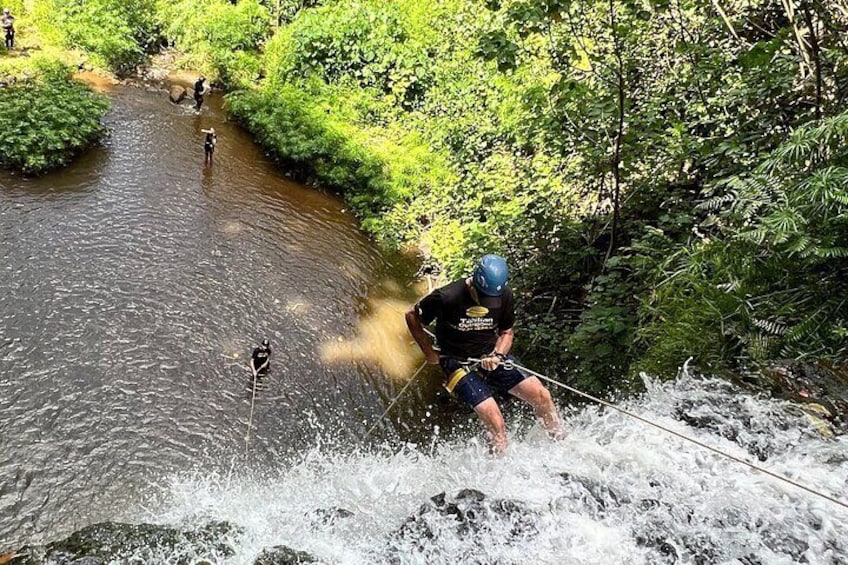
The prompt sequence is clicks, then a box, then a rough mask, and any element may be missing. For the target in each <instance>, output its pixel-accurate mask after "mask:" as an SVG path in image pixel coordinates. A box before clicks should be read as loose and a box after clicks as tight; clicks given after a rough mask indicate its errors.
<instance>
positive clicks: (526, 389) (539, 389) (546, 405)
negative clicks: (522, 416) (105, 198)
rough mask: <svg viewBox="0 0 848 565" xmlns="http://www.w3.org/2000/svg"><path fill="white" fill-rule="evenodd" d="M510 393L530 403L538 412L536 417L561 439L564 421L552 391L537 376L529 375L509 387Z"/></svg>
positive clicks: (555, 437) (553, 434)
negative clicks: (558, 412)
mask: <svg viewBox="0 0 848 565" xmlns="http://www.w3.org/2000/svg"><path fill="white" fill-rule="evenodd" d="M509 393H510V394H511V395H513V396H515V397H518V398H520V399H521V400H523V401H525V402H528V403H530V404H531V405H532V406H533V410H534V411H535V412H536V417H537V418H539V419H540V420H541V421H542V425H543V426H545V429H546V430H547V431H548V435H549V436H551V437H552V438H553V439H560V438H561V437H562V436H563V434H564V433H565V432H564V431H563V429H562V423H561V422H560V419H559V414H557V409H556V406H555V405H554V401H553V400H552V399H551V393H550V392H548V389H546V388H545V386H544V385H543V384H542V382H541V381H540V380H539V379H537V378H536V377H529V378H526V379H524V380H523V381H521V382H520V383H518V384H517V385H515V386H514V387H512V388H511V389H509Z"/></svg>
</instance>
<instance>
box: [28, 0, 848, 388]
mask: <svg viewBox="0 0 848 565" xmlns="http://www.w3.org/2000/svg"><path fill="white" fill-rule="evenodd" d="M153 1H154V0H148V1H147V2H142V1H140V0H139V1H137V2H130V3H124V4H117V3H115V2H114V0H97V1H96V2H79V1H78V0H77V1H74V0H34V1H33V2H32V4H33V5H34V8H33V9H31V10H30V11H31V13H32V14H33V17H34V18H35V19H36V20H39V21H41V22H42V27H43V28H44V29H45V30H46V31H48V32H50V30H53V32H54V33H56V34H58V35H59V36H60V38H61V40H62V41H63V42H64V43H65V44H66V45H74V46H79V47H82V48H84V49H87V50H89V51H91V52H94V53H98V54H100V55H99V56H102V57H104V58H105V59H107V60H109V61H112V62H111V63H110V64H112V66H113V67H127V66H129V63H127V62H122V61H129V60H131V59H133V58H135V57H138V56H139V55H140V54H142V53H144V52H145V51H146V49H147V47H148V46H149V45H151V43H152V42H154V43H155V40H156V38H157V37H158V35H159V29H161V30H162V34H164V36H165V37H166V38H167V39H168V40H169V41H171V42H174V43H175V44H176V45H177V46H178V47H179V48H180V49H181V50H182V51H184V52H186V53H187V54H188V59H187V61H186V63H187V64H190V65H193V66H194V67H195V68H200V69H202V70H203V71H204V72H207V74H209V75H211V76H215V77H218V78H220V79H221V80H222V81H223V82H224V83H226V84H227V85H228V86H229V87H231V88H233V89H236V90H237V91H236V92H234V93H233V94H231V95H230V96H229V98H228V102H229V104H230V107H231V109H232V112H233V114H234V115H235V117H236V118H237V119H238V120H239V121H240V122H241V123H242V124H243V125H244V126H245V127H247V128H248V129H249V130H250V131H252V132H254V134H255V135H256V136H257V139H258V141H259V142H260V143H262V144H263V145H264V146H265V147H266V148H267V149H268V150H269V151H270V152H271V153H273V154H274V155H276V156H277V157H278V158H279V159H280V161H281V162H282V163H284V165H285V166H286V167H287V168H289V169H290V170H292V171H293V172H295V173H296V174H297V175H299V176H300V177H301V178H304V179H309V180H314V181H316V182H319V183H321V184H323V185H325V186H327V187H330V188H333V189H335V190H338V191H339V192H341V193H343V194H344V195H345V197H346V198H347V200H348V201H349V202H350V204H351V206H352V207H353V209H354V210H356V212H357V213H358V214H359V215H360V217H361V219H362V223H363V226H364V227H365V229H366V230H368V231H369V233H372V234H374V235H375V236H377V237H378V238H380V239H381V240H382V241H384V242H388V243H390V244H393V245H406V244H413V245H418V246H419V247H420V248H421V249H422V251H423V252H424V253H425V254H427V255H429V256H430V259H432V260H435V261H437V262H439V263H440V264H441V265H442V266H443V267H444V268H445V271H446V273H447V274H448V275H449V276H453V275H459V274H464V273H466V272H467V270H468V268H469V266H470V265H471V263H472V262H473V260H474V258H475V257H476V256H479V255H480V254H482V253H485V252H499V253H502V254H505V255H506V256H507V257H508V259H509V261H510V264H511V265H512V266H513V273H514V278H513V284H514V286H515V288H516V289H517V290H518V296H519V298H520V300H519V303H520V306H521V309H522V314H523V315H522V316H521V317H520V320H521V322H520V323H521V326H520V328H519V334H520V335H521V336H526V337H521V339H519V341H518V347H519V348H520V349H521V351H520V352H521V353H522V354H523V355H524V356H525V357H526V358H528V359H532V360H535V361H537V362H539V363H540V364H544V365H545V366H550V367H557V368H563V370H566V369H567V370H570V371H572V372H573V373H574V374H575V375H576V378H577V379H578V380H579V381H581V382H583V383H585V384H587V385H589V386H591V387H593V388H595V389H597V390H601V389H608V388H611V387H616V386H618V385H620V384H621V383H622V382H623V379H625V378H626V377H627V376H632V375H633V373H634V372H635V371H637V370H641V369H648V370H651V371H655V372H657V373H660V374H667V375H670V374H674V373H675V371H674V369H675V368H676V367H677V366H678V365H680V364H681V363H682V362H683V361H684V360H685V359H686V358H687V357H689V356H693V357H694V358H695V362H696V363H699V364H700V365H702V366H704V367H709V368H712V369H714V370H717V371H720V370H722V369H725V368H728V367H732V366H733V365H734V364H737V363H742V364H750V363H756V362H758V361H760V360H764V359H767V358H769V357H773V356H780V355H789V356H803V355H815V356H823V357H829V358H832V359H836V360H844V357H845V350H844V346H843V341H844V338H845V335H846V334H848V329H846V327H845V319H846V313H845V311H844V305H843V303H842V302H841V298H839V297H841V296H844V295H845V290H846V289H845V288H844V286H845V284H848V283H843V282H842V281H845V280H848V277H846V276H845V275H846V274H848V273H844V272H843V271H844V266H843V263H844V261H845V260H846V257H848V242H846V240H845V236H844V233H845V228H846V226H845V225H844V217H845V215H846V209H845V207H846V202H848V192H846V190H848V162H846V159H845V156H844V153H843V149H842V148H843V147H845V142H846V141H848V140H846V139H845V125H844V124H845V122H848V118H845V117H844V116H842V115H839V114H838V113H839V112H841V111H842V110H843V108H842V101H843V100H844V93H845V92H846V89H848V64H846V61H848V42H846V41H845V38H844V29H845V27H846V26H848V2H846V0H834V1H833V2H804V3H800V4H798V3H776V2H772V1H769V0H744V1H743V0H729V1H727V2H721V3H720V7H721V10H720V11H719V10H718V8H717V7H718V6H719V4H717V3H715V2H713V1H711V0H679V1H675V2H669V1H666V0H650V1H642V0H612V1H610V0H440V1H439V2H420V1H419V0H394V1H392V2H385V1H380V0H281V1H279V2H276V1H272V0H238V1H236V2H231V1H227V0H178V1H176V2H174V3H169V2H166V1H165V0H155V5H152V7H151V2H153ZM39 10H40V11H39ZM54 13H55V14H58V15H59V18H58V19H57V20H56V21H57V22H58V24H53V23H51V22H52V19H51V18H53V14H54ZM102 30H109V33H106V34H104V33H102ZM95 31H96V33H95ZM813 32H815V33H813ZM627 386H629V385H627Z"/></svg>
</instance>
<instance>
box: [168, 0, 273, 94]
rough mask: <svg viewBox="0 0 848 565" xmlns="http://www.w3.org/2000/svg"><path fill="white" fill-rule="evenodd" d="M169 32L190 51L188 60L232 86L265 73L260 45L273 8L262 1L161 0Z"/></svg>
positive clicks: (268, 27)
mask: <svg viewBox="0 0 848 565" xmlns="http://www.w3.org/2000/svg"><path fill="white" fill-rule="evenodd" d="M157 8H158V10H157V21H158V22H159V25H160V26H161V28H162V33H163V34H164V35H165V37H166V38H167V39H168V40H169V41H171V42H173V43H174V44H175V45H176V46H177V48H178V49H181V50H183V51H186V52H188V53H189V54H190V59H189V61H188V63H189V64H193V65H197V66H200V67H204V68H206V70H207V72H208V74H209V75H210V76H213V77H217V78H219V79H220V80H221V81H222V82H224V83H225V84H229V85H234V86H247V85H249V84H250V83H252V82H253V81H254V80H256V78H257V77H258V75H259V74H260V72H261V67H260V62H259V48H260V46H261V45H262V44H263V42H264V41H265V39H266V38H267V34H268V32H269V30H270V22H271V14H270V12H269V9H268V8H267V7H266V6H264V5H263V4H262V3H261V2H259V1H258V0H239V1H238V2H235V3H233V2H229V1H227V0H179V1H176V2H170V1H167V0H157Z"/></svg>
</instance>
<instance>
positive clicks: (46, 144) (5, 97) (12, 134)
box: [0, 60, 109, 174]
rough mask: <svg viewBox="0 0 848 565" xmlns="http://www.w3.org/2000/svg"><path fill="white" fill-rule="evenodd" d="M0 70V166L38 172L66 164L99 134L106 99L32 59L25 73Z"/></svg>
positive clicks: (51, 64) (59, 68)
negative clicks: (0, 75)
mask: <svg viewBox="0 0 848 565" xmlns="http://www.w3.org/2000/svg"><path fill="white" fill-rule="evenodd" d="M10 72H12V71H10V70H9V69H6V70H4V71H3V75H4V76H6V77H7V78H6V80H7V81H9V83H8V84H6V86H3V87H2V88H0V164H2V166H3V167H4V168H9V169H15V170H20V171H23V172H24V173H27V174H38V173H43V172H45V171H48V170H50V169H53V168H56V167H59V166H62V165H65V164H67V163H68V162H69V161H70V160H71V158H72V157H74V156H75V155H76V154H78V153H79V152H80V151H82V150H83V149H85V148H86V147H88V146H90V145H91V144H92V143H95V142H96V141H97V140H98V139H99V138H100V136H101V135H102V134H103V131H104V130H103V126H102V125H101V122H100V120H101V119H102V117H103V115H104V114H105V113H106V110H107V109H108V107H109V104H108V101H107V100H106V98H105V97H104V96H102V95H100V94H97V93H95V92H93V91H92V90H91V89H90V88H88V87H87V86H85V85H83V84H81V83H79V82H76V81H74V80H73V79H72V78H71V74H70V70H69V69H68V68H67V67H65V66H64V65H63V64H61V63H59V62H57V61H38V60H37V61H36V62H35V64H34V66H33V67H32V68H31V69H28V70H27V72H26V73H19V74H18V75H17V76H16V75H14V74H13V75H10V74H9V73H10Z"/></svg>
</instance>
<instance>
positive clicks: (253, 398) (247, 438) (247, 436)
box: [244, 361, 256, 455]
mask: <svg viewBox="0 0 848 565" xmlns="http://www.w3.org/2000/svg"><path fill="white" fill-rule="evenodd" d="M250 371H251V372H252V373H253V393H252V394H251V396H250V417H249V418H248V419H247V433H246V434H245V435H244V454H245V455H247V444H248V443H249V442H250V428H252V427H253V404H254V403H255V402H256V369H254V368H253V363H252V361H251V365H250Z"/></svg>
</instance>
